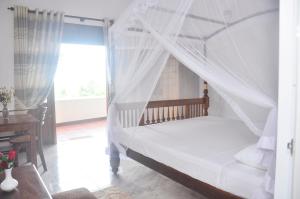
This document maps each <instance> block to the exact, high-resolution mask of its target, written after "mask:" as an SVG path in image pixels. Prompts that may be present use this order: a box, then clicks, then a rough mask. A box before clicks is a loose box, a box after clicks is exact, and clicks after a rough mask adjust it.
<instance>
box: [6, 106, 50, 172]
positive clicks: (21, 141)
mask: <svg viewBox="0 0 300 199" xmlns="http://www.w3.org/2000/svg"><path fill="white" fill-rule="evenodd" d="M46 112H47V106H46V104H42V105H40V106H39V107H38V108H37V109H35V110H34V111H29V114H32V115H33V116H35V117H36V118H37V119H39V121H40V123H39V127H38V131H37V137H36V141H37V144H38V153H39V155H40V158H41V161H42V164H43V168H44V171H47V165H46V161H45V156H44V152H43V139H42V138H43V137H42V135H43V133H42V129H43V125H44V123H45V116H46ZM10 143H11V144H12V145H13V148H15V149H16V150H17V152H19V151H20V149H21V147H22V146H23V145H25V147H26V154H27V160H29V159H30V135H28V134H26V133H25V134H23V135H20V136H16V137H14V138H12V139H10Z"/></svg>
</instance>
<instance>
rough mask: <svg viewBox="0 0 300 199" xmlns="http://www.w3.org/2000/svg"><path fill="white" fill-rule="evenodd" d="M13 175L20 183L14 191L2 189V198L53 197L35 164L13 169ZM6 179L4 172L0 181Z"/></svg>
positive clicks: (0, 195)
mask: <svg viewBox="0 0 300 199" xmlns="http://www.w3.org/2000/svg"><path fill="white" fill-rule="evenodd" d="M12 176H13V177H14V178H15V179H16V180H18V182H19V185H18V187H17V189H16V190H14V191H12V192H8V193H7V192H3V191H1V190H0V198H1V199H48V198H49V199H51V198H52V197H51V195H50V194H49V191H48V190H47V188H46V186H45V184H44V182H43V180H42V179H41V176H40V175H39V173H38V171H37V170H36V168H35V166H34V165H29V166H21V167H16V168H14V169H13V172H12ZM3 179H4V174H1V175H0V181H1V182H2V180H3Z"/></svg>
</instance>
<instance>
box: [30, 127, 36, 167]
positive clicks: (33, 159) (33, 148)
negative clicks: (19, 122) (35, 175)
mask: <svg viewBox="0 0 300 199" xmlns="http://www.w3.org/2000/svg"><path fill="white" fill-rule="evenodd" d="M36 134H37V125H33V127H32V129H31V130H30V135H31V136H30V158H31V162H32V163H33V164H34V165H35V166H36V167H37V152H36Z"/></svg>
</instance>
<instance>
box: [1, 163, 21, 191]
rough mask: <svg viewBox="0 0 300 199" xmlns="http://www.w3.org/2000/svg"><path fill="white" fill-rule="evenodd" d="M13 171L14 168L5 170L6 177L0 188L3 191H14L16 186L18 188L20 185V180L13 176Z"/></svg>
mask: <svg viewBox="0 0 300 199" xmlns="http://www.w3.org/2000/svg"><path fill="white" fill-rule="evenodd" d="M11 171H12V168H10V169H5V170H4V173H5V179H4V180H3V182H2V183H1V184H0V188H1V190H2V191H5V192H10V191H13V190H14V189H15V188H17V186H18V181H17V180H16V179H14V178H13V177H12V175H11Z"/></svg>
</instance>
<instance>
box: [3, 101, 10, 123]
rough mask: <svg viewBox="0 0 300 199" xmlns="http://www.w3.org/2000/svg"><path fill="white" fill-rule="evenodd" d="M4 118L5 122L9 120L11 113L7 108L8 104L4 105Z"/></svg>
mask: <svg viewBox="0 0 300 199" xmlns="http://www.w3.org/2000/svg"><path fill="white" fill-rule="evenodd" d="M2 116H3V118H4V119H5V120H8V116H9V111H8V108H7V104H3V109H2Z"/></svg>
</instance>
